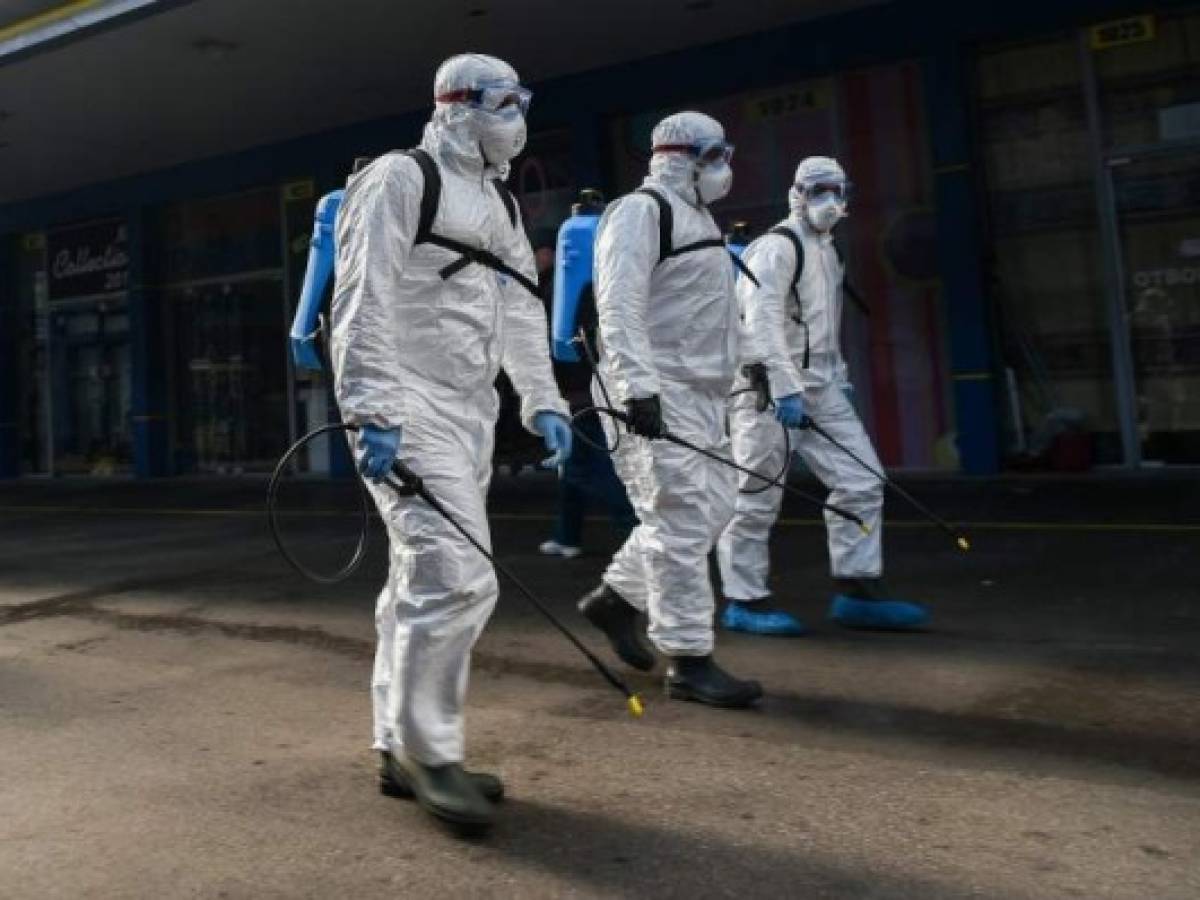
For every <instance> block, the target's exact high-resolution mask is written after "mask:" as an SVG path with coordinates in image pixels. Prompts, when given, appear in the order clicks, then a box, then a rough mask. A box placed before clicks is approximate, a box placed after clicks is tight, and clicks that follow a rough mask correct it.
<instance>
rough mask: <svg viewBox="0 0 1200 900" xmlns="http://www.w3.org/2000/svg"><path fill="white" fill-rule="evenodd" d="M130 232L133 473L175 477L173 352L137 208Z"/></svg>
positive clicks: (128, 219) (143, 215)
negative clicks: (170, 425)
mask: <svg viewBox="0 0 1200 900" xmlns="http://www.w3.org/2000/svg"><path fill="white" fill-rule="evenodd" d="M126 222H127V224H128V228H129V243H128V247H129V292H128V297H129V328H130V340H131V341H132V348H131V355H132V358H133V363H132V365H133V398H132V409H131V410H130V414H131V415H132V416H133V470H134V474H135V475H137V477H138V478H151V477H154V476H159V475H167V474H169V473H170V467H169V464H168V458H167V453H168V446H167V368H166V367H167V353H166V347H165V346H164V336H163V329H162V309H161V306H162V298H161V297H160V296H157V295H156V294H155V293H154V292H153V290H152V289H151V288H149V287H148V286H147V284H146V281H147V275H146V273H147V268H148V267H147V265H146V261H147V257H148V249H147V236H146V213H145V210H143V209H134V210H131V211H130V212H129V213H128V215H127V216H126Z"/></svg>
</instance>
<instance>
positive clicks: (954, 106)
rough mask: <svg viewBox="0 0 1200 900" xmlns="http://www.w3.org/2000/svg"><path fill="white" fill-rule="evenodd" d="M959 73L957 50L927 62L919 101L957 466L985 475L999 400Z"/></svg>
mask: <svg viewBox="0 0 1200 900" xmlns="http://www.w3.org/2000/svg"><path fill="white" fill-rule="evenodd" d="M963 67H964V61H963V58H962V55H961V52H960V49H959V47H957V46H946V47H944V48H942V49H941V50H940V51H939V52H938V53H937V54H936V55H934V56H933V57H931V58H928V59H926V60H925V62H924V68H925V96H926V99H927V104H928V120H929V142H930V151H931V154H932V159H933V170H934V179H935V183H934V191H935V197H936V205H937V246H938V269H939V272H940V275H941V280H942V290H943V292H944V296H945V308H946V318H947V325H948V327H949V333H950V369H951V373H952V374H951V378H952V390H953V395H954V413H955V422H956V428H957V431H958V451H959V459H960V464H961V466H962V470H963V472H965V473H967V474H970V475H989V474H992V473H994V472H996V471H997V470H998V469H999V467H1000V408H999V399H1000V397H999V394H998V385H997V381H996V370H995V364H994V360H993V354H992V335H991V329H990V324H989V320H988V306H987V298H986V296H985V295H984V290H983V284H984V271H983V265H984V263H983V254H982V252H981V249H982V248H981V239H980V235H979V227H978V226H979V210H978V206H977V198H976V195H975V186H974V184H973V179H972V172H971V143H970V135H969V127H970V125H969V118H968V115H967V103H968V99H969V97H970V82H969V80H968V78H967V76H966V73H965V72H964V71H963Z"/></svg>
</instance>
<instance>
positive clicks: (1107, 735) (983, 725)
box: [763, 691, 1200, 781]
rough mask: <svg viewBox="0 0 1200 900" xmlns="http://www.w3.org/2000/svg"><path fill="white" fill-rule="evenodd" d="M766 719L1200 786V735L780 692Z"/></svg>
mask: <svg viewBox="0 0 1200 900" xmlns="http://www.w3.org/2000/svg"><path fill="white" fill-rule="evenodd" d="M763 714H764V715H769V716H775V715H785V716H789V717H792V718H794V719H797V720H799V721H801V722H803V724H804V726H805V727H806V728H817V729H821V730H823V731H840V732H845V731H852V732H855V733H857V734H859V735H861V736H867V737H870V738H871V739H872V740H873V741H875V740H877V741H878V742H879V744H880V746H886V745H887V743H889V742H897V741H902V742H915V743H920V744H926V745H931V746H932V745H936V746H940V747H942V748H944V749H946V750H949V751H967V752H970V753H973V754H978V753H984V754H1003V755H1004V756H1005V758H1006V761H1008V762H1009V763H1013V762H1016V763H1020V762H1025V761H1029V762H1032V761H1033V759H1034V758H1042V759H1051V760H1056V761H1058V762H1066V763H1071V764H1074V765H1078V764H1080V763H1100V764H1108V765H1117V766H1122V767H1126V768H1132V769H1142V770H1145V771H1150V772H1155V773H1157V774H1160V775H1166V776H1170V777H1174V778H1183V779H1187V780H1190V781H1200V736H1197V737H1196V738H1195V739H1190V740H1189V739H1184V738H1177V737H1171V736H1155V735H1149V734H1143V733H1136V732H1131V731H1122V730H1119V729H1117V728H1114V727H1112V726H1111V724H1110V723H1108V722H1098V723H1097V724H1095V725H1094V726H1091V727H1089V726H1084V725H1066V724H1061V723H1057V722H1046V721H1036V720H1032V719H1027V718H1004V717H1000V716H992V715H985V714H982V713H978V712H968V711H963V712H953V711H946V710H935V709H924V708H921V707H917V706H909V705H904V704H898V703H883V702H872V701H865V700H851V699H846V698H834V697H819V698H818V697H810V696H804V695H801V694H795V693H788V692H778V691H773V692H769V693H768V696H767V698H766V700H765V703H764V707H763Z"/></svg>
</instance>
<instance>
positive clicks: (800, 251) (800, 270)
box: [767, 225, 804, 291]
mask: <svg viewBox="0 0 1200 900" xmlns="http://www.w3.org/2000/svg"><path fill="white" fill-rule="evenodd" d="M767 234H778V235H781V236H782V237H785V238H787V239H788V240H789V241H791V242H792V248H793V249H794V250H795V251H796V271H794V272H793V273H792V287H791V290H792V291H795V290H796V286H797V285H799V284H800V276H801V275H803V274H804V242H803V241H801V240H800V238H798V237H796V232H794V231H792V229H790V228H788V227H787V226H786V225H776V226H775V227H774V228H772V229H771V230H770V231H768V232H767Z"/></svg>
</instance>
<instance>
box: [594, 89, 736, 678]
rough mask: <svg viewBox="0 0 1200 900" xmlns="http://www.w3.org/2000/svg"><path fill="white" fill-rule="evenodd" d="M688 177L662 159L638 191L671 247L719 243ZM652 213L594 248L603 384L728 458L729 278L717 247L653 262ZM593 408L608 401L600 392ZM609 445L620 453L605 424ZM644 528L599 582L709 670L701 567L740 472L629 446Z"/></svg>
mask: <svg viewBox="0 0 1200 900" xmlns="http://www.w3.org/2000/svg"><path fill="white" fill-rule="evenodd" d="M723 138H724V131H723V130H722V128H721V126H720V124H719V123H718V122H716V121H715V120H713V119H711V118H709V117H708V116H705V115H701V114H700V113H691V112H686V113H678V114H676V115H673V116H670V117H669V118H667V119H664V120H663V121H662V122H661V123H659V125H658V126H657V127H656V128H655V129H654V132H653V142H654V145H655V146H661V145H678V144H693V143H695V142H697V141H701V140H706V139H723ZM695 178H696V166H695V164H694V163H693V162H692V160H691V159H690V158H689V157H688V156H687V155H686V154H683V153H656V154H655V155H654V157H653V159H652V161H651V163H650V176H649V177H648V178H647V179H646V180H645V182H644V183H643V186H645V187H648V188H653V189H655V190H657V191H658V192H659V193H660V194H662V195H663V196H664V197H665V198H666V199H667V201H668V202H669V203H670V205H671V209H672V212H673V216H674V235H673V244H674V246H675V247H683V246H684V245H686V244H690V243H692V242H694V241H700V240H705V239H710V238H714V237H718V238H719V237H720V229H719V228H718V227H717V225H716V223H715V222H714V221H713V217H712V215H711V214H710V213H709V211H708V209H707V208H706V207H705V206H704V205H702V204H700V203H699V202H698V200H697V193H696V187H695ZM658 222H659V209H658V205H657V204H656V202H655V201H654V199H653V198H651V197H648V196H645V195H643V194H638V193H633V194H628V195H626V196H625V197H622V198H621V199H619V200H617V201H616V202H615V203H613V204H612V205H610V206H609V207H608V209H607V210H606V211H605V214H604V217H603V218H602V220H601V222H600V225H599V232H598V236H597V242H596V305H597V311H598V313H599V320H600V341H601V347H602V359H601V366H600V376H601V377H602V378H603V379H604V382H605V384H606V385H607V387H608V391H609V394H610V395H611V399H612V402H613V404H614V405H615V406H617V407H618V408H621V409H624V404H625V401H626V400H628V399H630V398H635V397H637V398H642V397H651V396H654V395H656V394H657V395H658V396H659V397H660V399H661V402H662V413H663V420H664V423H665V425H666V427H667V430H669V431H670V432H672V433H674V434H676V435H678V436H680V437H683V438H686V439H687V440H690V441H692V442H693V443H695V444H698V445H699V446H701V447H706V448H709V449H711V450H714V451H716V452H718V453H721V454H722V455H725V456H728V455H729V438H728V437H727V435H726V432H725V418H726V409H725V404H726V398H727V397H728V395H729V391H730V388H731V387H732V385H733V377H734V372H735V369H736V366H737V363H738V358H739V356H738V355H739V349H740V341H741V334H740V325H739V321H738V311H737V302H736V296H735V294H734V277H733V272H734V269H733V266H732V264H731V263H730V259H729V254H728V253H727V252H726V250H725V249H724V248H723V247H710V248H707V249H703V250H698V251H695V252H691V253H684V254H681V255H679V256H674V257H671V258H669V259H666V260H663V261H662V262H661V263H660V262H659V261H658V260H659V246H658V244H659V237H658ZM594 393H595V396H596V399H597V402H602V401H603V396H602V395H601V394H600V392H599V385H598V384H597V385H596V390H595V392H594ZM606 429H607V430H608V431H609V444H610V446H611V445H612V443H613V441H614V434H613V428H612V425H611V422H607V421H606ZM613 461H614V464H615V466H616V470H617V474H618V475H620V476H621V480H622V481H624V482H625V486H626V488H627V489H628V491H629V498H630V500H631V502H632V503H633V506H634V509H635V510H636V511H637V514H638V518H639V520H640V522H641V524H640V525H639V526H638V527H637V528H636V529H634V531H633V533H632V534H631V535H630V537H629V539H628V540H627V541H626V543H625V545H624V546H623V547H622V548H621V549H620V551H618V553H617V555H616V556H615V557H614V558H613V561H612V563H611V564H610V565H609V567H608V570H607V571H606V572H605V573H604V581H605V583H607V584H608V586H609V587H611V588H612V589H613V590H615V591H616V592H617V593H618V594H620V595H621V596H622V597H624V598H625V600H627V601H628V602H629V603H630V605H632V606H634V607H635V608H637V609H639V610H648V611H649V616H650V631H649V635H650V639H651V641H652V642H653V643H654V644H655V646H657V647H658V649H659V650H660V651H662V652H663V653H664V654H666V655H668V656H705V655H707V654H709V653H711V652H712V645H713V592H712V585H711V582H710V579H709V573H708V559H707V557H708V554H709V552H710V551H711V550H712V548H713V544H714V543H715V541H716V539H717V537H718V536H719V535H720V534H721V530H722V529H723V528H724V527H725V524H726V523H727V522H728V521H729V517H730V515H731V514H732V512H733V495H734V490H735V488H734V483H735V482H734V472H733V470H732V469H730V468H728V467H727V466H722V465H720V464H718V463H715V462H712V461H710V460H707V459H705V458H704V457H702V456H700V455H699V454H696V453H693V452H691V451H689V450H687V449H684V448H682V447H679V446H676V445H674V444H670V443H667V442H665V441H649V440H646V439H644V438H640V437H634V436H632V435H628V434H623V435H622V436H621V438H620V444H619V446H618V448H617V450H616V452H615V453H614V460H613Z"/></svg>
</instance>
